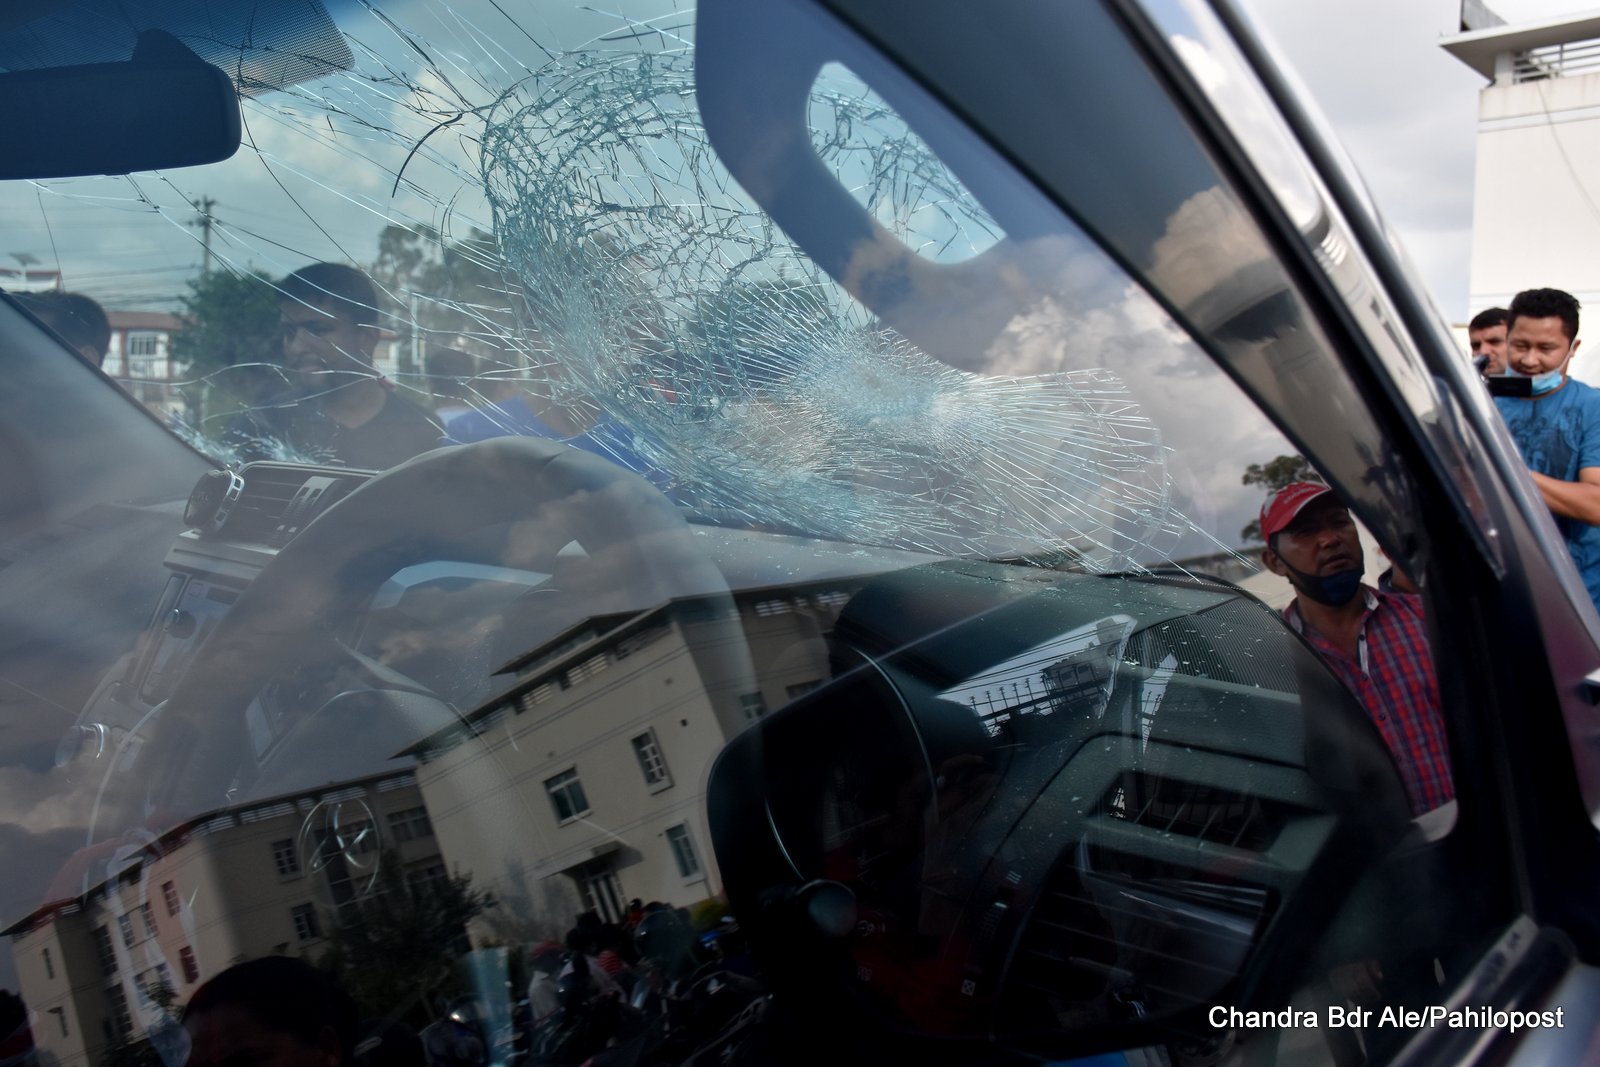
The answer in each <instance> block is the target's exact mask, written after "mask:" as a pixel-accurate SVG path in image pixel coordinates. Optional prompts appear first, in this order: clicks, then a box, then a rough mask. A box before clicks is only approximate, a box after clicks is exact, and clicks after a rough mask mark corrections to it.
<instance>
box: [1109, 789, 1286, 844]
mask: <svg viewBox="0 0 1600 1067" xmlns="http://www.w3.org/2000/svg"><path fill="white" fill-rule="evenodd" d="M1101 810H1102V811H1104V812H1105V813H1106V814H1107V815H1109V816H1111V817H1112V818H1113V819H1120V820H1125V821H1127V822H1131V823H1135V824H1137V825H1139V826H1147V827H1149V828H1150V829H1152V830H1159V831H1161V832H1162V833H1170V834H1180V835H1182V836H1184V837H1193V838H1197V839H1198V840H1200V841H1205V842H1208V843H1211V844H1216V845H1227V846H1228V847H1230V848H1242V849H1248V850H1249V851H1251V852H1263V851H1265V850H1266V849H1268V848H1270V847H1271V846H1272V842H1273V841H1274V840H1276V839H1277V836H1278V832H1279V831H1280V830H1282V829H1283V826H1284V823H1285V822H1286V821H1287V820H1288V817H1289V809H1288V807H1287V806H1286V805H1284V804H1281V803H1277V802H1275V801H1272V800H1267V799H1263V798H1262V797H1252V796H1246V795H1245V794H1243V793H1239V792H1235V791H1234V790H1231V789H1223V788H1221V787H1219V786H1214V785H1195V784H1194V783H1192V782H1184V781H1180V780H1177V779H1173V778H1162V777H1157V776H1156V775H1150V774H1143V773H1139V772H1134V773H1132V774H1128V775H1124V776H1123V777H1122V778H1121V779H1119V780H1118V781H1117V782H1116V783H1115V784H1113V785H1112V787H1111V789H1110V790H1109V791H1107V793H1106V797H1105V799H1104V800H1103V801H1102V802H1101Z"/></svg>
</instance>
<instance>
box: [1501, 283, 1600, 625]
mask: <svg viewBox="0 0 1600 1067" xmlns="http://www.w3.org/2000/svg"><path fill="white" fill-rule="evenodd" d="M1509 312H1510V323H1509V327H1510V328H1509V329H1508V331H1507V333H1506V359H1507V367H1506V371H1507V373H1508V374H1513V375H1518V376H1521V377H1523V378H1527V379H1529V380H1530V386H1531V393H1530V395H1529V396H1526V397H1521V396H1497V397H1495V406H1496V407H1498V408H1499V409H1500V417H1501V418H1503V419H1505V421H1506V427H1507V428H1508V429H1510V431H1511V437H1512V439H1513V440H1514V441H1516V442H1517V448H1518V449H1519V450H1520V451H1521V452H1522V458H1523V461H1524V462H1526V463H1527V464H1528V470H1529V471H1530V473H1531V474H1532V476H1533V483H1534V485H1536V486H1538V487H1539V492H1540V494H1541V495H1542V496H1543V497H1544V502H1545V506H1547V507H1548V508H1549V509H1550V510H1551V511H1552V512H1554V513H1555V518H1556V526H1557V527H1558V528H1560V530H1561V534H1562V536H1563V537H1565V538H1566V542H1567V549H1568V551H1570V552H1571V553H1572V560H1573V562H1574V563H1576V564H1577V565H1578V573H1579V574H1580V575H1582V576H1583V583H1584V585H1585V586H1587V587H1588V590H1589V597H1590V598H1591V599H1592V600H1594V601H1595V603H1596V604H1597V605H1600V390H1596V389H1593V388H1591V387H1589V386H1588V385H1585V384H1584V383H1583V382H1579V381H1574V380H1573V379H1571V378H1569V377H1568V370H1569V369H1570V367H1571V366H1572V357H1573V356H1574V355H1576V354H1577V351H1578V344H1579V342H1578V301H1577V300H1576V299H1574V298H1573V297H1572V295H1571V294H1569V293H1564V292H1562V291H1561V290H1560V289H1528V290H1525V291H1524V292H1520V293H1518V294H1517V295H1516V297H1515V298H1514V299H1513V300H1512V301H1511V307H1510V309H1509Z"/></svg>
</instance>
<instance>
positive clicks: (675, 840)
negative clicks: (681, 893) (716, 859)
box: [667, 823, 700, 878]
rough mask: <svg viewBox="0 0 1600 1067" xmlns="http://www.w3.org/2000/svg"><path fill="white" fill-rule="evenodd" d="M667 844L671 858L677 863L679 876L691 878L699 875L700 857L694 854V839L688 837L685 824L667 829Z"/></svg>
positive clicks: (687, 827)
mask: <svg viewBox="0 0 1600 1067" xmlns="http://www.w3.org/2000/svg"><path fill="white" fill-rule="evenodd" d="M667 843H668V844H670V845H671V846H672V858H673V859H675V860H677V861H678V873H679V874H681V875H683V876H684V877H685V878H693V877H695V876H696V875H698V874H699V873H700V857H698V856H696V855H695V854H694V838H692V837H690V836H689V825H688V824H687V823H679V824H678V825H677V826H671V827H668V828H667Z"/></svg>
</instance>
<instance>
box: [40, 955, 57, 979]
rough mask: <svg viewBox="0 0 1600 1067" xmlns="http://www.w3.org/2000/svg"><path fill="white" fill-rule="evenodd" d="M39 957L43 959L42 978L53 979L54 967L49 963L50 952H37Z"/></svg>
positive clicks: (54, 974)
mask: <svg viewBox="0 0 1600 1067" xmlns="http://www.w3.org/2000/svg"><path fill="white" fill-rule="evenodd" d="M39 955H41V956H43V957H44V976H45V977H46V978H51V979H53V978H55V976H56V965H55V964H54V963H51V962H50V950H49V949H47V948H42V949H40V950H39Z"/></svg>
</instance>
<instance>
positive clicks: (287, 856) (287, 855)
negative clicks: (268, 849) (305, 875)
mask: <svg viewBox="0 0 1600 1067" xmlns="http://www.w3.org/2000/svg"><path fill="white" fill-rule="evenodd" d="M272 862H273V863H274V864H275V865H276V866H277V868H278V874H279V875H280V876H282V877H284V878H287V877H289V876H290V875H291V874H299V873H300V853H299V852H298V851H296V849H295V847H294V839H293V838H290V837H285V838H284V839H283V840H281V841H274V842H273V843H272Z"/></svg>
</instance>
